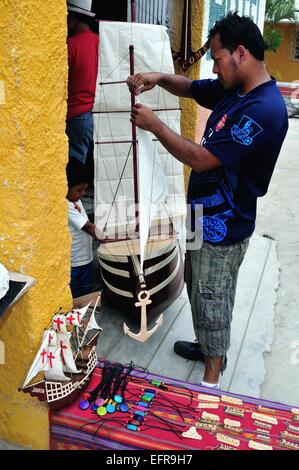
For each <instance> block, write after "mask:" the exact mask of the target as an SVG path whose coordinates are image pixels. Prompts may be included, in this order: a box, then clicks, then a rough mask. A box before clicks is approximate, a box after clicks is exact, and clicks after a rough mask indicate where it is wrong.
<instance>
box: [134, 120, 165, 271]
mask: <svg viewBox="0 0 299 470" xmlns="http://www.w3.org/2000/svg"><path fill="white" fill-rule="evenodd" d="M137 136H138V155H139V159H138V177H139V179H138V181H139V206H140V208H142V210H141V209H140V211H139V237H140V266H141V268H142V266H143V261H144V254H145V253H144V251H145V246H146V243H147V239H148V234H149V230H150V227H151V222H152V220H153V219H154V218H155V216H156V214H157V211H158V205H159V203H163V202H164V201H165V200H166V198H167V186H166V179H165V173H164V170H163V167H162V164H161V161H160V157H159V154H158V152H157V148H156V146H155V145H154V143H153V139H152V135H151V134H150V133H149V132H147V131H143V130H142V129H137Z"/></svg>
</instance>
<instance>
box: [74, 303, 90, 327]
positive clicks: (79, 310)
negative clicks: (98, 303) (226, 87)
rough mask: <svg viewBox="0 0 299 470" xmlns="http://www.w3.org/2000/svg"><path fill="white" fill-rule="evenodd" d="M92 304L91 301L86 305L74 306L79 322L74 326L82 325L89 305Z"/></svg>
mask: <svg viewBox="0 0 299 470" xmlns="http://www.w3.org/2000/svg"><path fill="white" fill-rule="evenodd" d="M90 304H91V301H90V302H88V304H87V305H85V306H84V307H82V308H73V310H72V313H73V314H74V315H75V316H76V323H77V324H76V325H74V326H80V325H81V322H82V320H83V318H84V316H85V315H86V312H87V310H88V307H89V305H90Z"/></svg>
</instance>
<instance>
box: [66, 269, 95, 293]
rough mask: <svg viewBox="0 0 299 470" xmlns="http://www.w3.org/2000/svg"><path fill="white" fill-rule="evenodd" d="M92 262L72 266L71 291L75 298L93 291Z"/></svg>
mask: <svg viewBox="0 0 299 470" xmlns="http://www.w3.org/2000/svg"><path fill="white" fill-rule="evenodd" d="M92 264H93V263H92V262H91V263H89V264H85V265H84V266H76V267H74V268H73V267H72V268H71V283H70V287H71V291H72V297H73V299H74V298H75V297H81V295H86V294H90V292H92Z"/></svg>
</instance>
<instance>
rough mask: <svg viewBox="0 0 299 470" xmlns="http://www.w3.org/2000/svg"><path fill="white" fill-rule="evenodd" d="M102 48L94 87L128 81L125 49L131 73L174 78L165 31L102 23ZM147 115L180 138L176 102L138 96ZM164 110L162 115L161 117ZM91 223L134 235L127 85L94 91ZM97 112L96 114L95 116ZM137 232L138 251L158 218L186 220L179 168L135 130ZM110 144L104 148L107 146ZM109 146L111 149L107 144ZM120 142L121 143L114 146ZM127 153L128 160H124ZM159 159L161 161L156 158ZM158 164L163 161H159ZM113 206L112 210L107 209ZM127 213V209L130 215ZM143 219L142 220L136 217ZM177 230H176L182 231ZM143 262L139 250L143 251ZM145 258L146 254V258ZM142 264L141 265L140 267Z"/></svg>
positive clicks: (161, 95)
mask: <svg viewBox="0 0 299 470" xmlns="http://www.w3.org/2000/svg"><path fill="white" fill-rule="evenodd" d="M100 37H101V47H100V49H99V51H100V60H99V75H98V82H100V83H101V82H103V83H105V82H114V81H124V80H126V79H127V77H128V76H129V75H130V61H129V46H130V45H131V44H132V45H133V46H134V63H135V73H138V72H148V71H163V72H166V73H174V68H173V61H172V56H171V50H170V44H169V38H168V35H167V30H166V28H165V27H163V26H158V25H148V24H138V23H116V22H100ZM140 102H142V103H143V104H145V105H147V106H149V107H150V108H151V109H155V110H156V109H160V111H157V112H156V114H157V115H158V117H159V118H160V119H161V120H162V121H164V122H165V123H166V124H167V125H168V126H169V127H170V128H171V129H173V130H174V131H175V132H177V133H180V112H179V100H178V98H177V97H175V96H173V95H171V94H169V93H167V92H166V91H165V90H163V89H162V88H160V87H155V88H154V89H153V90H151V91H149V92H146V93H143V94H141V95H140ZM165 110H166V111H165ZM94 111H95V114H94V124H95V125H94V140H95V142H100V144H95V222H96V225H97V227H98V228H99V230H100V231H103V230H105V232H106V234H107V236H109V237H110V238H113V237H115V235H116V233H115V227H117V231H118V233H117V235H118V236H122V235H127V234H128V232H129V234H130V235H132V234H133V233H134V230H135V225H136V224H135V211H134V209H133V210H132V206H133V203H134V184H133V163H132V150H131V147H132V144H131V141H132V129H131V123H130V112H131V96H130V93H129V91H128V87H127V85H126V84H125V83H120V84H111V85H109V84H107V85H100V84H98V86H97V91H96V100H95V106H94ZM97 112H98V113H97ZM137 140H138V153H139V154H140V155H139V158H138V174H139V175H138V176H139V178H138V187H139V203H140V204H139V209H140V210H139V217H141V220H142V221H141V220H140V219H139V228H140V229H141V231H142V232H143V233H141V234H140V238H141V240H142V245H143V246H144V244H145V242H144V238H145V236H147V232H148V226H149V225H150V222H151V220H152V219H153V218H155V216H156V212H157V207H155V202H156V203H157V204H158V206H159V207H158V209H159V214H162V215H163V216H164V217H165V218H167V220H169V217H170V218H171V219H173V218H175V217H177V216H178V217H179V218H180V222H181V221H182V220H183V219H184V214H185V209H186V206H185V191H184V178H183V166H182V164H181V163H180V162H178V161H177V160H175V159H174V158H169V156H168V155H167V152H166V150H165V149H164V148H163V147H162V145H161V144H160V143H158V142H153V136H152V134H148V133H143V132H140V131H139V130H138V136H137ZM101 142H105V143H103V144H101ZM107 142H108V143H107ZM109 142H112V143H109ZM118 142H119V143H118ZM130 153H131V156H130V158H128V155H129V154H130ZM158 155H159V156H160V158H158ZM160 160H161V161H160ZM112 204H113V208H112V210H110V209H109V207H111V206H112ZM128 208H130V209H129V210H128ZM140 214H141V215H140ZM180 227H181V224H179V226H178V230H180ZM141 256H143V249H141ZM145 257H147V256H146V254H145ZM141 264H142V262H141Z"/></svg>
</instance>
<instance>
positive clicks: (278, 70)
mask: <svg viewBox="0 0 299 470" xmlns="http://www.w3.org/2000/svg"><path fill="white" fill-rule="evenodd" d="M295 27H296V26H295V25H290V24H276V25H275V29H280V30H281V31H282V32H283V34H284V38H283V42H282V44H281V46H280V47H279V49H278V50H277V52H269V51H268V52H266V64H267V69H268V71H269V72H270V73H271V75H273V76H274V77H275V78H276V79H277V80H278V81H281V82H292V81H293V80H299V61H291V60H289V45H290V42H291V32H292V31H293V30H294V28H295ZM297 27H298V25H297Z"/></svg>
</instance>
